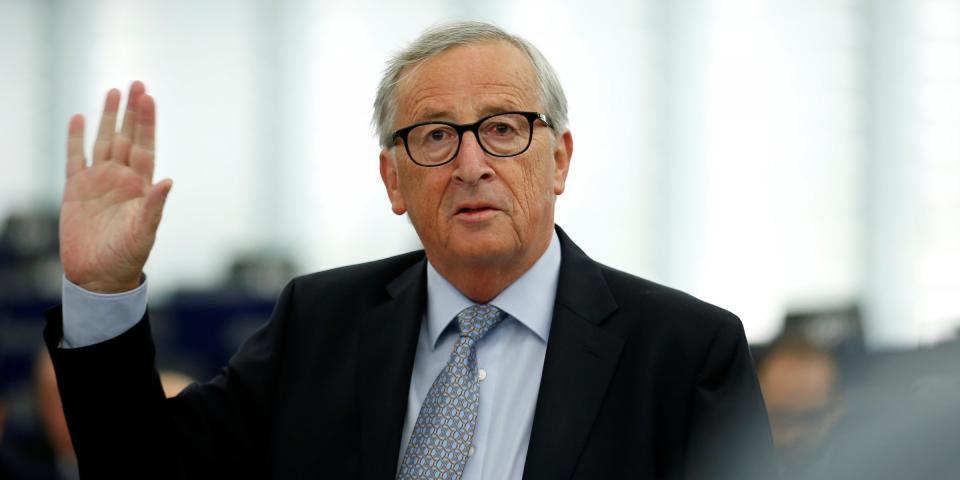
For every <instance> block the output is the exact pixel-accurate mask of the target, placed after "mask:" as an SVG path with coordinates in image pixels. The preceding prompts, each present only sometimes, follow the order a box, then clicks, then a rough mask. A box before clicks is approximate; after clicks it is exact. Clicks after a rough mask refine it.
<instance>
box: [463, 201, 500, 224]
mask: <svg viewBox="0 0 960 480" xmlns="http://www.w3.org/2000/svg"><path fill="white" fill-rule="evenodd" d="M499 211H500V209H498V208H494V207H492V206H490V205H483V204H474V205H464V206H462V207H460V208H459V209H457V213H456V215H455V217H456V218H459V219H460V220H466V221H484V220H487V219H489V218H491V217H493V216H494V215H496V213H497V212H499Z"/></svg>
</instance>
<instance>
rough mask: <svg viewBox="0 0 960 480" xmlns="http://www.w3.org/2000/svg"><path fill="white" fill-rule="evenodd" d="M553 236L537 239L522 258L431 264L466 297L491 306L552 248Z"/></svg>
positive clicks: (551, 233)
mask: <svg viewBox="0 0 960 480" xmlns="http://www.w3.org/2000/svg"><path fill="white" fill-rule="evenodd" d="M552 235H553V230H552V229H551V231H550V234H548V235H546V236H545V237H544V238H543V239H538V245H535V246H533V247H532V248H528V249H526V250H525V251H524V255H523V256H521V257H520V258H517V257H509V258H502V259H496V260H494V261H491V260H487V261H478V262H463V261H460V262H434V261H433V259H432V258H431V259H430V260H431V262H430V263H431V264H432V265H433V267H434V268H435V269H436V270H437V272H439V273H440V275H443V278H446V279H447V281H448V282H450V283H451V284H452V285H453V286H454V287H456V289H457V290H459V291H460V293H462V294H463V295H464V296H465V297H467V298H469V299H470V300H471V301H474V302H476V303H481V304H482V303H488V302H490V300H493V299H494V298H495V297H496V296H497V295H499V294H500V292H502V291H504V290H505V289H506V288H507V287H509V286H510V285H511V284H513V282H515V281H516V280H517V279H518V278H520V276H521V275H523V274H524V273H526V272H527V270H529V269H530V267H532V266H533V264H535V263H537V260H539V259H540V257H541V256H543V253H544V252H546V250H547V247H548V246H549V245H550V239H551V238H552ZM427 256H428V257H429V256H430V253H429V252H427Z"/></svg>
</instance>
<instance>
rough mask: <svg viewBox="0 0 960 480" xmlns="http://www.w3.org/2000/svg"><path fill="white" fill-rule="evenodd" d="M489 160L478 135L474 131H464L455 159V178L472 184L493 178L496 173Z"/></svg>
mask: <svg viewBox="0 0 960 480" xmlns="http://www.w3.org/2000/svg"><path fill="white" fill-rule="evenodd" d="M489 160H490V158H489V157H488V156H487V154H486V152H484V151H483V149H482V148H480V143H479V141H478V140H477V136H476V135H475V134H474V133H473V132H463V137H462V138H461V139H460V151H459V152H457V157H456V158H454V159H453V178H454V180H456V181H458V182H462V183H466V184H471V185H472V184H475V183H478V182H480V181H482V180H489V179H491V178H493V176H494V175H496V173H495V172H494V170H493V168H491V167H490V162H489Z"/></svg>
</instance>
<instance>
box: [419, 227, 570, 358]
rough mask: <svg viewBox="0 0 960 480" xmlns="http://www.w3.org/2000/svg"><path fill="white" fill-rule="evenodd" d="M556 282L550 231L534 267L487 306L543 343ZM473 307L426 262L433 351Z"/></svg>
mask: <svg viewBox="0 0 960 480" xmlns="http://www.w3.org/2000/svg"><path fill="white" fill-rule="evenodd" d="M559 278H560V239H559V238H558V237H557V232H556V231H554V232H553V236H552V237H551V239H550V245H548V246H547V250H546V251H545V252H544V253H543V255H541V256H540V258H539V259H538V260H537V261H536V263H534V264H533V266H532V267H530V269H529V270H527V271H526V272H524V274H523V275H521V276H520V278H518V279H517V280H516V281H514V282H513V283H512V284H510V286H508V287H507V288H506V289H505V290H504V291H502V292H500V294H499V295H497V296H496V297H495V298H494V299H493V300H491V301H490V304H491V305H494V306H496V307H497V308H499V309H501V310H503V311H504V312H507V314H509V315H510V316H511V317H513V318H514V319H516V320H517V321H518V322H520V324H521V325H523V326H525V327H527V328H529V329H530V330H531V331H533V333H535V334H537V336H538V337H540V339H541V340H543V341H544V342H546V341H547V336H548V335H549V333H550V322H551V319H552V318H553V304H554V301H555V300H556V297H557V282H558V280H559ZM473 304H474V303H473V302H472V301H471V300H470V299H469V298H467V297H466V296H464V295H463V294H462V293H460V291H459V290H457V288H456V287H454V286H453V284H451V283H450V282H449V281H447V279H446V278H443V275H440V272H437V270H436V269H435V268H433V265H432V264H431V263H430V262H427V334H428V335H429V338H430V345H431V346H432V347H433V348H436V346H437V341H439V340H440V336H441V335H442V334H443V332H444V330H446V329H447V326H448V325H450V322H452V321H453V320H454V319H455V317H456V316H457V314H458V313H460V312H461V311H462V310H463V309H465V308H467V307H469V306H471V305H473Z"/></svg>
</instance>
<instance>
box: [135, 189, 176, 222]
mask: <svg viewBox="0 0 960 480" xmlns="http://www.w3.org/2000/svg"><path fill="white" fill-rule="evenodd" d="M171 188H173V180H170V179H169V178H167V179H164V180H162V181H160V182H157V184H156V185H154V186H153V187H152V188H151V189H150V191H149V192H148V193H147V201H146V202H144V204H143V214H142V216H141V217H140V218H141V219H142V222H143V223H142V226H143V228H145V229H146V231H147V232H149V233H150V234H154V233H156V231H157V227H159V226H160V218H161V217H162V216H163V206H164V205H165V204H166V203H167V195H169V194H170V189H171Z"/></svg>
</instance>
